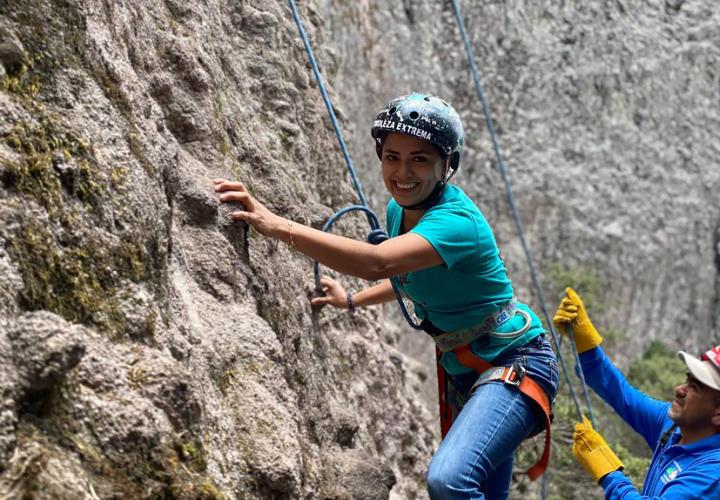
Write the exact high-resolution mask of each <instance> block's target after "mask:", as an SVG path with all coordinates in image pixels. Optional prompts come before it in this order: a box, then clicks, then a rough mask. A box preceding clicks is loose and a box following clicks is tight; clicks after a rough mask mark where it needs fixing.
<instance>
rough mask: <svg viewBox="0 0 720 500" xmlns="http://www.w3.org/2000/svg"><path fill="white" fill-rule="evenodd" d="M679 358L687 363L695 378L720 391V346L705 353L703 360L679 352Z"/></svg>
mask: <svg viewBox="0 0 720 500" xmlns="http://www.w3.org/2000/svg"><path fill="white" fill-rule="evenodd" d="M678 357H679V358H680V359H682V360H683V361H684V362H685V364H686V365H687V367H688V370H689V371H690V373H691V374H692V376H693V377H695V378H696V379H698V380H699V381H700V382H702V383H703V384H705V385H706V386H708V387H710V388H712V389H715V390H716V391H720V346H718V347H715V348H713V349H711V350H709V351H707V352H706V353H704V354H703V355H702V356H701V358H702V359H698V358H696V357H695V356H693V355H691V354H688V353H686V352H684V351H679V352H678Z"/></svg>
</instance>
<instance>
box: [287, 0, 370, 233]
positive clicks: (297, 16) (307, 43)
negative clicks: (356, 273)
mask: <svg viewBox="0 0 720 500" xmlns="http://www.w3.org/2000/svg"><path fill="white" fill-rule="evenodd" d="M288 3H289V4H290V10H291V11H292V16H293V19H294V20H295V24H296V25H297V28H298V32H299V33H300V38H302V42H303V45H304V46H305V52H307V55H308V59H309V60H310V66H312V70H313V73H314V74H315V80H316V81H317V84H318V87H319V89H320V93H321V94H322V98H323V101H324V102H325V108H327V112H328V115H329V116H330V122H331V123H332V126H333V129H335V135H336V136H337V140H338V143H339V144H340V150H341V151H342V154H343V158H345V165H347V169H348V171H349V172H350V178H351V179H352V183H353V185H354V186H355V191H357V194H358V197H359V198H360V204H361V205H365V206H366V207H367V206H369V205H368V202H367V199H366V198H365V193H363V190H362V186H361V185H360V180H359V179H358V176H357V172H356V171H355V167H354V166H353V162H352V160H351V159H350V153H349V152H348V148H347V145H346V144H345V139H344V137H343V134H342V131H341V130H340V125H339V124H338V121H337V118H336V116H335V109H334V108H333V105H332V103H331V102H330V97H329V96H328V93H327V90H326V88H325V84H324V83H323V79H322V75H321V74H320V69H319V68H318V65H317V60H316V59H315V53H314V52H313V49H312V46H311V45H310V40H309V39H308V36H307V33H306V32H305V28H304V27H303V24H302V21H301V20H300V14H298V10H297V5H296V3H295V0H288ZM368 222H369V223H370V227H371V228H372V229H379V228H380V225H379V224H378V222H377V217H375V218H374V221H373V218H371V217H370V216H369V215H368ZM373 224H375V225H373Z"/></svg>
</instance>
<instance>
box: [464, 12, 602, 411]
mask: <svg viewBox="0 0 720 500" xmlns="http://www.w3.org/2000/svg"><path fill="white" fill-rule="evenodd" d="M450 2H451V4H452V8H453V12H454V14H455V19H456V21H457V25H458V28H459V29H460V36H461V37H462V41H463V45H464V46H465V53H466V55H467V59H468V63H469V64H470V71H471V73H472V77H473V81H474V84H475V91H476V92H477V95H478V98H479V99H480V104H481V106H482V112H483V116H484V117H485V124H486V125H487V128H488V132H489V133H490V139H491V141H492V145H493V150H494V151H495V159H496V162H497V165H498V169H499V170H500V174H501V175H502V179H503V185H504V187H505V194H506V196H507V199H508V203H509V205H510V210H511V212H512V217H513V220H514V222H515V228H516V230H517V233H518V237H519V238H520V243H521V244H522V247H523V251H524V252H525V257H526V259H527V263H528V267H529V269H530V278H531V280H532V284H533V288H534V289H535V292H536V293H537V296H538V300H539V301H540V307H541V309H542V313H543V315H544V317H545V321H546V322H547V324H548V328H549V330H550V334H551V336H552V339H553V343H554V344H555V349H556V352H557V356H558V360H559V361H560V365H561V367H562V371H563V375H564V376H565V380H567V382H568V388H569V389H570V394H571V396H572V399H573V402H574V403H575V410H576V412H577V415H578V418H580V419H582V411H581V410H580V402H579V401H578V397H577V394H576V393H575V388H574V386H573V383H572V380H571V378H570V375H569V372H568V369H567V364H566V363H565V359H564V357H563V355H562V351H561V350H560V344H559V343H558V336H557V332H556V331H555V328H554V326H553V322H552V321H551V319H550V315H549V314H548V311H547V307H546V305H545V296H544V294H543V292H542V288H541V287H540V282H539V279H538V277H537V272H536V271H535V265H534V264H533V259H532V255H531V253H530V248H529V247H528V244H527V241H526V240H525V231H524V229H523V225H522V221H521V220H520V215H519V212H518V209H517V206H516V204H515V198H514V196H513V193H512V187H511V185H510V178H509V176H508V173H507V169H506V167H505V162H504V160H503V156H502V153H501V151H500V145H499V142H498V140H497V134H496V133H495V125H494V123H493V120H492V117H491V116H490V111H489V109H490V108H489V106H488V104H487V100H486V99H485V92H484V91H483V87H482V84H481V83H480V76H479V73H478V70H477V66H476V65H475V58H474V57H473V54H472V48H471V46H470V40H469V39H468V36H467V33H466V31H465V23H464V22H463V18H462V15H461V14H460V7H459V6H458V3H457V0H450ZM583 381H584V380H583ZM588 402H589V400H588Z"/></svg>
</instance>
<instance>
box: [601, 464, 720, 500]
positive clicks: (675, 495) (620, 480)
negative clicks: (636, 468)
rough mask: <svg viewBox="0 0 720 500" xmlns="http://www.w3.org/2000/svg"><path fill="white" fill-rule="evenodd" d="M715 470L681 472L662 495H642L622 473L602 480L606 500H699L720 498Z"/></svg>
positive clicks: (697, 469)
mask: <svg viewBox="0 0 720 500" xmlns="http://www.w3.org/2000/svg"><path fill="white" fill-rule="evenodd" d="M716 467H717V464H714V466H713V468H712V469H711V468H709V467H702V468H693V469H690V470H688V471H683V472H681V473H680V474H679V475H678V476H677V477H676V478H675V479H673V480H672V481H670V482H669V483H667V484H666V485H665V487H663V489H662V491H661V492H660V495H653V496H647V495H641V494H640V493H638V491H637V490H636V489H635V486H633V484H632V482H630V480H629V479H628V478H627V477H626V476H625V474H623V473H622V472H620V471H617V472H611V473H610V474H608V475H607V476H605V477H604V478H602V479H601V480H600V486H602V487H603V489H604V490H605V498H606V500H641V499H642V500H645V499H664V500H697V499H699V498H720V482H718V480H717V479H716V478H717V471H716V470H713V469H714V468H716Z"/></svg>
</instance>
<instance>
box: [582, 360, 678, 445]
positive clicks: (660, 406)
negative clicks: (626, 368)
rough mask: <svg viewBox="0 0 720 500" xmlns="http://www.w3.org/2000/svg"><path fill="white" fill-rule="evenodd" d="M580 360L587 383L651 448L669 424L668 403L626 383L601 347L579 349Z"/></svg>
mask: <svg viewBox="0 0 720 500" xmlns="http://www.w3.org/2000/svg"><path fill="white" fill-rule="evenodd" d="M580 364H581V366H582V371H583V374H584V375H585V380H586V382H587V383H588V384H589V385H590V387H592V388H593V390H594V391H595V392H596V393H597V394H598V395H599V396H600V397H601V398H602V399H603V400H604V401H605V402H606V403H607V404H609V405H610V406H612V408H613V409H614V410H615V412H616V413H617V414H618V415H620V417H621V418H622V419H623V420H624V421H625V422H627V424H628V425H629V426H630V427H632V428H633V429H634V430H635V431H636V432H637V433H639V434H640V435H641V436H642V437H643V438H645V442H646V443H647V445H648V446H649V447H650V449H654V448H655V445H656V444H657V442H658V440H659V439H660V435H661V434H662V432H663V429H664V427H667V425H669V419H668V417H667V411H668V407H669V404H668V403H667V402H662V401H657V400H655V399H653V398H651V397H650V396H648V395H646V394H644V393H643V392H641V391H639V390H638V389H636V388H635V387H633V386H632V385H630V384H629V383H628V381H627V380H626V379H625V376H624V375H623V374H622V373H621V372H620V370H618V369H617V367H616V366H615V365H613V364H612V362H611V361H610V359H609V358H608V357H607V356H606V355H605V352H604V351H603V350H602V348H601V347H596V348H594V349H590V350H589V351H585V352H583V353H580Z"/></svg>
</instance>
